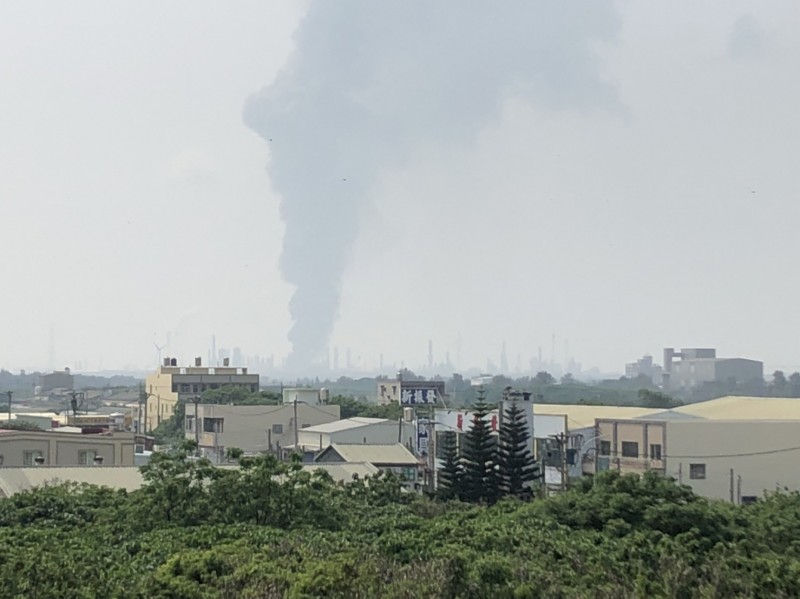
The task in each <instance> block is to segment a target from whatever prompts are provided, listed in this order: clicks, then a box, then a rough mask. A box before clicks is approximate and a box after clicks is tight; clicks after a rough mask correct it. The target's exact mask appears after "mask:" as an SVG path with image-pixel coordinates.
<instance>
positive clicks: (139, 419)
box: [136, 383, 147, 435]
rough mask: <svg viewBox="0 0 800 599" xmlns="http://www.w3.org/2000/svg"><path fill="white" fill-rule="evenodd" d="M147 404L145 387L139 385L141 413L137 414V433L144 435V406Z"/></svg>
mask: <svg viewBox="0 0 800 599" xmlns="http://www.w3.org/2000/svg"><path fill="white" fill-rule="evenodd" d="M146 402H147V396H145V394H144V385H142V384H141V383H140V384H139V411H138V412H137V413H136V419H137V423H136V433H137V434H139V435H141V434H142V404H143V403H146Z"/></svg>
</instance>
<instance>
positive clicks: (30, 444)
mask: <svg viewBox="0 0 800 599" xmlns="http://www.w3.org/2000/svg"><path fill="white" fill-rule="evenodd" d="M133 446H134V443H133V435H132V434H130V433H101V434H82V432H81V430H80V429H74V428H72V427H65V428H61V429H55V430H53V431H41V432H40V431H20V430H0V466H3V467H8V466H16V467H20V466H36V465H43V466H47V465H50V466H91V465H93V464H98V465H99V464H102V465H103V466H133V463H134V458H133V451H134V447H133Z"/></svg>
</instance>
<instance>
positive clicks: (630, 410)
mask: <svg viewBox="0 0 800 599" xmlns="http://www.w3.org/2000/svg"><path fill="white" fill-rule="evenodd" d="M663 411H664V410H663V409H655V408H640V407H633V406H590V405H584V404H544V403H537V404H534V406H533V413H534V414H553V415H562V414H563V415H565V416H566V417H567V426H568V427H569V430H577V429H580V428H590V427H593V426H594V421H595V419H596V418H599V419H619V420H633V419H634V418H642V417H645V416H650V415H652V414H657V413H659V412H663Z"/></svg>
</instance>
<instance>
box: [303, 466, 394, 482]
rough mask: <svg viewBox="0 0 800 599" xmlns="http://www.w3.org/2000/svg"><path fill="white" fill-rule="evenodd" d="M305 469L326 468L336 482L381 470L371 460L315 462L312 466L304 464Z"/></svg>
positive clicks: (309, 470)
mask: <svg viewBox="0 0 800 599" xmlns="http://www.w3.org/2000/svg"><path fill="white" fill-rule="evenodd" d="M303 470H306V471H308V472H314V471H316V470H324V471H325V472H327V473H328V474H330V475H331V478H333V480H334V481H336V482H350V481H352V480H353V476H355V475H357V476H358V478H364V477H366V476H374V475H375V474H377V473H378V472H380V470H378V468H376V467H375V466H373V465H372V464H370V463H369V462H347V463H343V464H330V463H328V464H313V465H311V466H303Z"/></svg>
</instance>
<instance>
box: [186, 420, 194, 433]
mask: <svg viewBox="0 0 800 599" xmlns="http://www.w3.org/2000/svg"><path fill="white" fill-rule="evenodd" d="M186 430H187V431H189V432H190V433H191V432H192V431H194V416H187V417H186Z"/></svg>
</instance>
